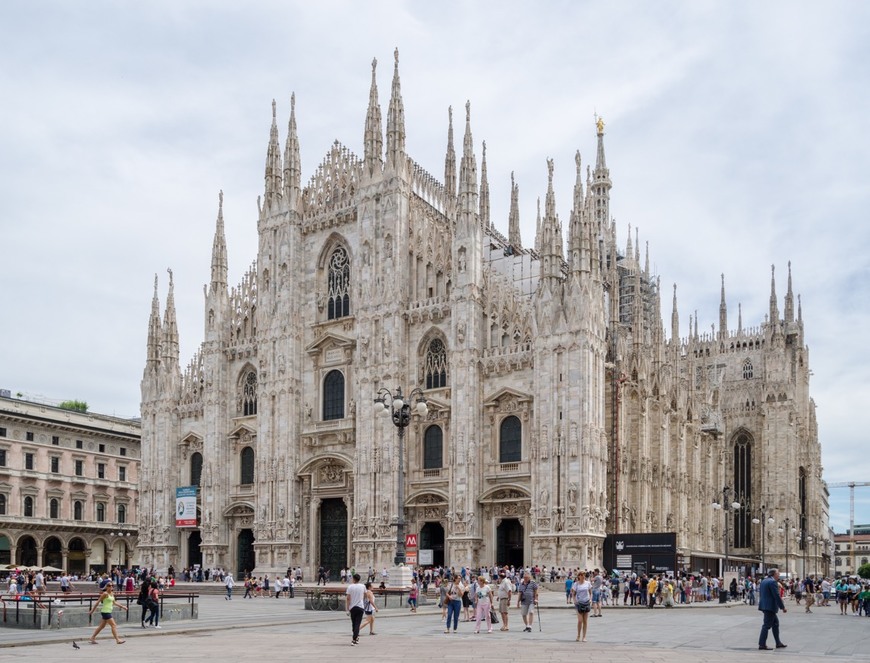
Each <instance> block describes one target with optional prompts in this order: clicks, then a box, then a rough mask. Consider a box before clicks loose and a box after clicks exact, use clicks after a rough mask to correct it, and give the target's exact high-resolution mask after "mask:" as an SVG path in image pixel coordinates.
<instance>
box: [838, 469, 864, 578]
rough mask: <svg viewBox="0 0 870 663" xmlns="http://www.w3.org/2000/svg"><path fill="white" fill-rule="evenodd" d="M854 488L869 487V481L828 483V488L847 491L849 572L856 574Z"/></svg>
mask: <svg viewBox="0 0 870 663" xmlns="http://www.w3.org/2000/svg"><path fill="white" fill-rule="evenodd" d="M855 486H870V481H841V482H839V483H829V484H828V488H848V489H849V556H850V557H851V561H852V563H851V565H850V567H851V572H852V573H855V572H857V570H858V569H857V567H856V566H855Z"/></svg>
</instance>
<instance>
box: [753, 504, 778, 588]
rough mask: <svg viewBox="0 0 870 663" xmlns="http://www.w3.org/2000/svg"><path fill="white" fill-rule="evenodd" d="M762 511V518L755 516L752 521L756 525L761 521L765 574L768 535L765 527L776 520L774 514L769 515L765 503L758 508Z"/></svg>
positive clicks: (762, 573)
mask: <svg viewBox="0 0 870 663" xmlns="http://www.w3.org/2000/svg"><path fill="white" fill-rule="evenodd" d="M758 511H759V513H761V518H753V519H752V523H753V524H754V525H758V524H759V523H761V575H762V576H763V575H764V574H765V571H766V569H765V568H764V546H765V543H766V539H767V536H766V534H765V528H766V526H767V525H773V523H774V520H773V516H768V515H767V507H765V506H764V505H762V506H761V508H760V509H759V510H758Z"/></svg>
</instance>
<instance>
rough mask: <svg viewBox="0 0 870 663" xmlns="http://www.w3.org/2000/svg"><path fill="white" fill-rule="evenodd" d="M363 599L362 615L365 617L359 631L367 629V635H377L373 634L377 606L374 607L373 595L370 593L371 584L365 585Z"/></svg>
mask: <svg viewBox="0 0 870 663" xmlns="http://www.w3.org/2000/svg"><path fill="white" fill-rule="evenodd" d="M365 587H366V591H365V598H364V599H363V614H364V615H365V617H364V619H363V622H362V624H360V629H363V628H365V627H366V626H368V627H369V635H377V633H375V613H376V612H377V611H378V606H377V605H375V594H374V592H373V591H372V583H371V582H367V583H366V584H365Z"/></svg>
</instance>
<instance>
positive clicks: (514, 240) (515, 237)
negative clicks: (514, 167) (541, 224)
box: [508, 171, 522, 249]
mask: <svg viewBox="0 0 870 663" xmlns="http://www.w3.org/2000/svg"><path fill="white" fill-rule="evenodd" d="M508 242H509V243H510V245H511V246H512V247H514V249H520V248H522V238H521V236H520V187H519V186H517V183H516V182H515V181H514V174H513V171H511V211H510V215H509V216H508Z"/></svg>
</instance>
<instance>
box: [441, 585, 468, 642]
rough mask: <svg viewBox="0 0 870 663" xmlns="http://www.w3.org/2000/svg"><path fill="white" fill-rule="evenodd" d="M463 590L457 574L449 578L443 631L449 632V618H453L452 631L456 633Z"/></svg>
mask: <svg viewBox="0 0 870 663" xmlns="http://www.w3.org/2000/svg"><path fill="white" fill-rule="evenodd" d="M463 592H465V587H464V586H463V585H462V581H461V580H459V578H458V577H457V576H455V575H454V576H452V577H451V578H450V584H448V586H447V623H446V625H445V627H444V632H445V633H450V619H451V618H453V632H454V633H456V626H457V625H458V623H459V612H460V610H462V594H463Z"/></svg>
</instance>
